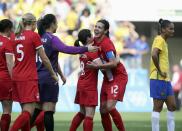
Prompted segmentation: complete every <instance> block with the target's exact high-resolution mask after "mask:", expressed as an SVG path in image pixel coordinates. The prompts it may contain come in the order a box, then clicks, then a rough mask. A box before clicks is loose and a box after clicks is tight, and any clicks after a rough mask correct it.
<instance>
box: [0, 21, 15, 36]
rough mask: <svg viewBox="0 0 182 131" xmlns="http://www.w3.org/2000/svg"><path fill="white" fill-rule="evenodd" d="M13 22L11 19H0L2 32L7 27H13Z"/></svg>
mask: <svg viewBox="0 0 182 131" xmlns="http://www.w3.org/2000/svg"><path fill="white" fill-rule="evenodd" d="M12 28H13V23H12V22H11V21H10V20H9V19H3V20H1V21H0V32H2V33H3V32H5V31H6V30H7V29H12Z"/></svg>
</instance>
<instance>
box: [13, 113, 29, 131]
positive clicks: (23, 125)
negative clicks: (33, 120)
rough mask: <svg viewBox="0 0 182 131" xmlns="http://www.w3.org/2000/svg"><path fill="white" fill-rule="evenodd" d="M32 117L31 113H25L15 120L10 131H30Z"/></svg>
mask: <svg viewBox="0 0 182 131" xmlns="http://www.w3.org/2000/svg"><path fill="white" fill-rule="evenodd" d="M30 117H31V116H30V113H29V112H27V111H23V112H22V113H21V114H20V115H19V116H18V118H17V119H16V120H15V122H14V124H13V126H12V127H11V129H10V131H18V130H19V129H22V131H30Z"/></svg>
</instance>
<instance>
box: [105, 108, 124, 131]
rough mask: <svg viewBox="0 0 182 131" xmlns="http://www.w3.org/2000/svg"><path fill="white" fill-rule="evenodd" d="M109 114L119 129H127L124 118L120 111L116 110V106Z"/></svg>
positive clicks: (122, 130) (120, 130)
mask: <svg viewBox="0 0 182 131" xmlns="http://www.w3.org/2000/svg"><path fill="white" fill-rule="evenodd" d="M109 114H110V115H111V117H112V119H113V121H114V123H115V125H116V127H117V128H118V130H119V131H125V128H124V123H123V120H122V118H121V115H120V114H119V112H118V111H117V110H116V108H114V109H112V110H111V111H109Z"/></svg>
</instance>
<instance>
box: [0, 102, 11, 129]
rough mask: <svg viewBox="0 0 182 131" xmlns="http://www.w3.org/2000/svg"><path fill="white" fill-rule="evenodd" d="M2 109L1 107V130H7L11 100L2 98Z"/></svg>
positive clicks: (9, 120)
mask: <svg viewBox="0 0 182 131" xmlns="http://www.w3.org/2000/svg"><path fill="white" fill-rule="evenodd" d="M2 109H3V113H2V116H1V122H0V127H1V131H8V130H9V125H10V122H11V111H12V101H10V100H3V101H2Z"/></svg>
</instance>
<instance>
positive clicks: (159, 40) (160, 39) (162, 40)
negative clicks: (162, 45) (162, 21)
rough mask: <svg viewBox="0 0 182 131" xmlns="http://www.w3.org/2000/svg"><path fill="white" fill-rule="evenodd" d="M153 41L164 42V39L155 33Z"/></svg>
mask: <svg viewBox="0 0 182 131" xmlns="http://www.w3.org/2000/svg"><path fill="white" fill-rule="evenodd" d="M154 41H155V42H164V41H165V40H164V38H162V36H160V35H157V36H156V37H155V38H154Z"/></svg>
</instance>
